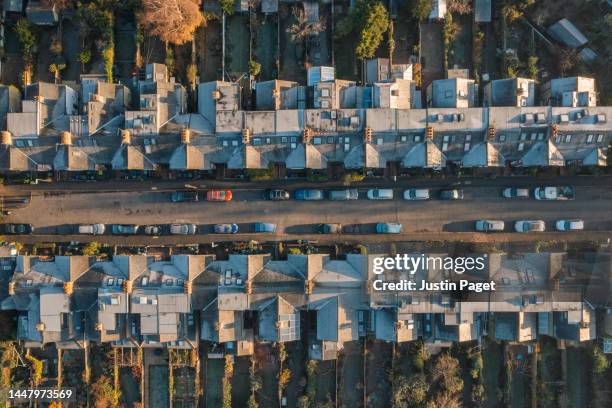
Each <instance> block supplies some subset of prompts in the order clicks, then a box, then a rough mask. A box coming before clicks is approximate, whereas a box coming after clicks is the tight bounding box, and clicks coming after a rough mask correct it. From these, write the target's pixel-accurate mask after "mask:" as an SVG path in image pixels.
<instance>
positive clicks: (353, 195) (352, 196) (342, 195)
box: [328, 188, 359, 201]
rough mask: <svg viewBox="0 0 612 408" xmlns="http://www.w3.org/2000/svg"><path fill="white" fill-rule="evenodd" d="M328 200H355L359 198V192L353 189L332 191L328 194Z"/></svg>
mask: <svg viewBox="0 0 612 408" xmlns="http://www.w3.org/2000/svg"><path fill="white" fill-rule="evenodd" d="M328 198H329V199H330V200H332V201H347V200H357V199H358V198H359V192H358V191H357V189H355V188H347V189H345V190H332V191H330V192H329V193H328Z"/></svg>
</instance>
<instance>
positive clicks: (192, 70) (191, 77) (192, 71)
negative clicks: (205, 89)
mask: <svg viewBox="0 0 612 408" xmlns="http://www.w3.org/2000/svg"><path fill="white" fill-rule="evenodd" d="M197 76H198V67H197V66H196V64H189V65H188V66H187V80H188V81H189V83H190V84H195V83H196V79H197Z"/></svg>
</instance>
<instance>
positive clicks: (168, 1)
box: [138, 0, 204, 45]
mask: <svg viewBox="0 0 612 408" xmlns="http://www.w3.org/2000/svg"><path fill="white" fill-rule="evenodd" d="M138 22H139V23H140V24H141V25H142V27H143V28H144V29H145V31H147V32H148V33H149V34H150V35H155V36H157V37H159V38H160V39H161V40H162V41H167V42H169V43H172V44H176V45H181V44H184V43H186V42H187V41H190V40H191V39H192V38H193V33H194V32H195V30H196V29H197V28H198V27H199V26H200V25H202V24H203V23H204V16H203V15H202V13H201V12H200V7H199V6H198V3H197V2H196V1H194V0H142V10H141V11H140V12H139V13H138Z"/></svg>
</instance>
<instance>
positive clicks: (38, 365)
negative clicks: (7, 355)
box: [26, 354, 43, 386]
mask: <svg viewBox="0 0 612 408" xmlns="http://www.w3.org/2000/svg"><path fill="white" fill-rule="evenodd" d="M26 360H28V361H29V362H30V364H31V367H30V369H31V371H30V372H31V375H32V377H31V379H32V384H34V385H35V386H37V385H38V384H40V380H42V376H43V363H42V361H40V360H39V359H37V358H36V357H34V356H33V355H31V354H28V355H26Z"/></svg>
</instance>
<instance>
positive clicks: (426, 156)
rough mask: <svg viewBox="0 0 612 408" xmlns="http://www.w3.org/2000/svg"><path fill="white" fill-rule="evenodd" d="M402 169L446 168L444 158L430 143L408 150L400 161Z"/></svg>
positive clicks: (436, 147) (433, 144)
mask: <svg viewBox="0 0 612 408" xmlns="http://www.w3.org/2000/svg"><path fill="white" fill-rule="evenodd" d="M402 165H403V166H404V167H425V168H439V167H444V166H446V156H445V155H444V153H442V151H441V150H440V149H439V148H438V146H436V145H435V143H433V142H431V141H426V142H424V143H418V144H416V145H414V147H412V149H410V151H409V152H408V153H406V156H404V159H403V160H402Z"/></svg>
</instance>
